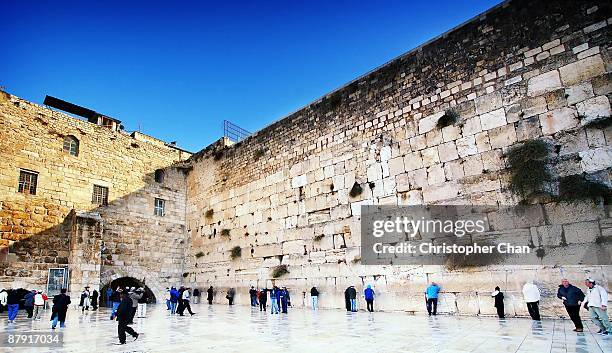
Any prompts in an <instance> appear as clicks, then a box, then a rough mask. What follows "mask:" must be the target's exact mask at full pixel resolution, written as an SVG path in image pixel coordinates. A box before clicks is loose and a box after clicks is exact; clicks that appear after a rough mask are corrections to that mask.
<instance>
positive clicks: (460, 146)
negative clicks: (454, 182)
mask: <svg viewBox="0 0 612 353" xmlns="http://www.w3.org/2000/svg"><path fill="white" fill-rule="evenodd" d="M456 145H457V153H458V154H459V156H460V157H462V158H463V157H466V156H471V155H474V154H476V153H478V147H477V146H476V138H475V137H474V136H466V137H463V138H460V139H458V140H457V141H456Z"/></svg>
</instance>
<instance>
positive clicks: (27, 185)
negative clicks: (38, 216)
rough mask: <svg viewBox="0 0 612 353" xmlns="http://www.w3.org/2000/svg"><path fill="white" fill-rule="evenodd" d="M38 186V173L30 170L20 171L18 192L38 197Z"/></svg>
mask: <svg viewBox="0 0 612 353" xmlns="http://www.w3.org/2000/svg"><path fill="white" fill-rule="evenodd" d="M36 184H38V173H37V172H32V171H29V170H23V169H22V170H20V171H19V186H18V188H17V189H18V191H19V192H21V193H24V194H29V195H36Z"/></svg>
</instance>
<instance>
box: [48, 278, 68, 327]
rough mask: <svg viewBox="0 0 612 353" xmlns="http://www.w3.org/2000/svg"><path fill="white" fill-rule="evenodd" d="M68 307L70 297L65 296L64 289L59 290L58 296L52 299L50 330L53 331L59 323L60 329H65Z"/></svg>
mask: <svg viewBox="0 0 612 353" xmlns="http://www.w3.org/2000/svg"><path fill="white" fill-rule="evenodd" d="M69 305H70V297H69V296H68V295H66V288H62V289H61V290H60V294H58V295H56V296H55V297H53V309H52V310H51V328H52V329H55V327H56V326H57V323H58V322H59V324H60V327H62V328H63V327H66V325H65V323H66V313H67V312H68V306H69Z"/></svg>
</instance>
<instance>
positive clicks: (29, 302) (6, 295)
mask: <svg viewBox="0 0 612 353" xmlns="http://www.w3.org/2000/svg"><path fill="white" fill-rule="evenodd" d="M48 299H49V298H48V297H47V295H46V294H45V293H43V292H42V291H41V290H36V289H32V290H29V291H28V290H25V289H8V290H7V289H2V290H0V313H3V312H4V310H5V308H6V309H7V311H8V321H9V322H14V321H15V319H16V318H17V315H18V314H19V308H20V306H23V308H24V309H25V311H26V313H27V314H28V318H29V319H33V320H40V319H41V315H42V312H43V309H44V308H45V306H46V303H47V300H48Z"/></svg>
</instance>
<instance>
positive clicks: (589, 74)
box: [559, 55, 606, 86]
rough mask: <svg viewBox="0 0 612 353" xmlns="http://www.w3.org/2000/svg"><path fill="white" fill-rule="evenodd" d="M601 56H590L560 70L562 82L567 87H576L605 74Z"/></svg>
mask: <svg viewBox="0 0 612 353" xmlns="http://www.w3.org/2000/svg"><path fill="white" fill-rule="evenodd" d="M605 71H606V70H605V67H604V63H603V59H602V58H601V55H596V56H590V57H588V58H585V59H582V60H578V61H577V62H574V63H571V64H567V65H565V66H562V67H560V68H559V72H560V74H561V80H562V81H563V84H564V85H566V86H571V85H575V84H577V83H580V82H582V81H586V80H588V79H590V78H593V77H595V76H598V75H601V74H603V73H604V72H605Z"/></svg>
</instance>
